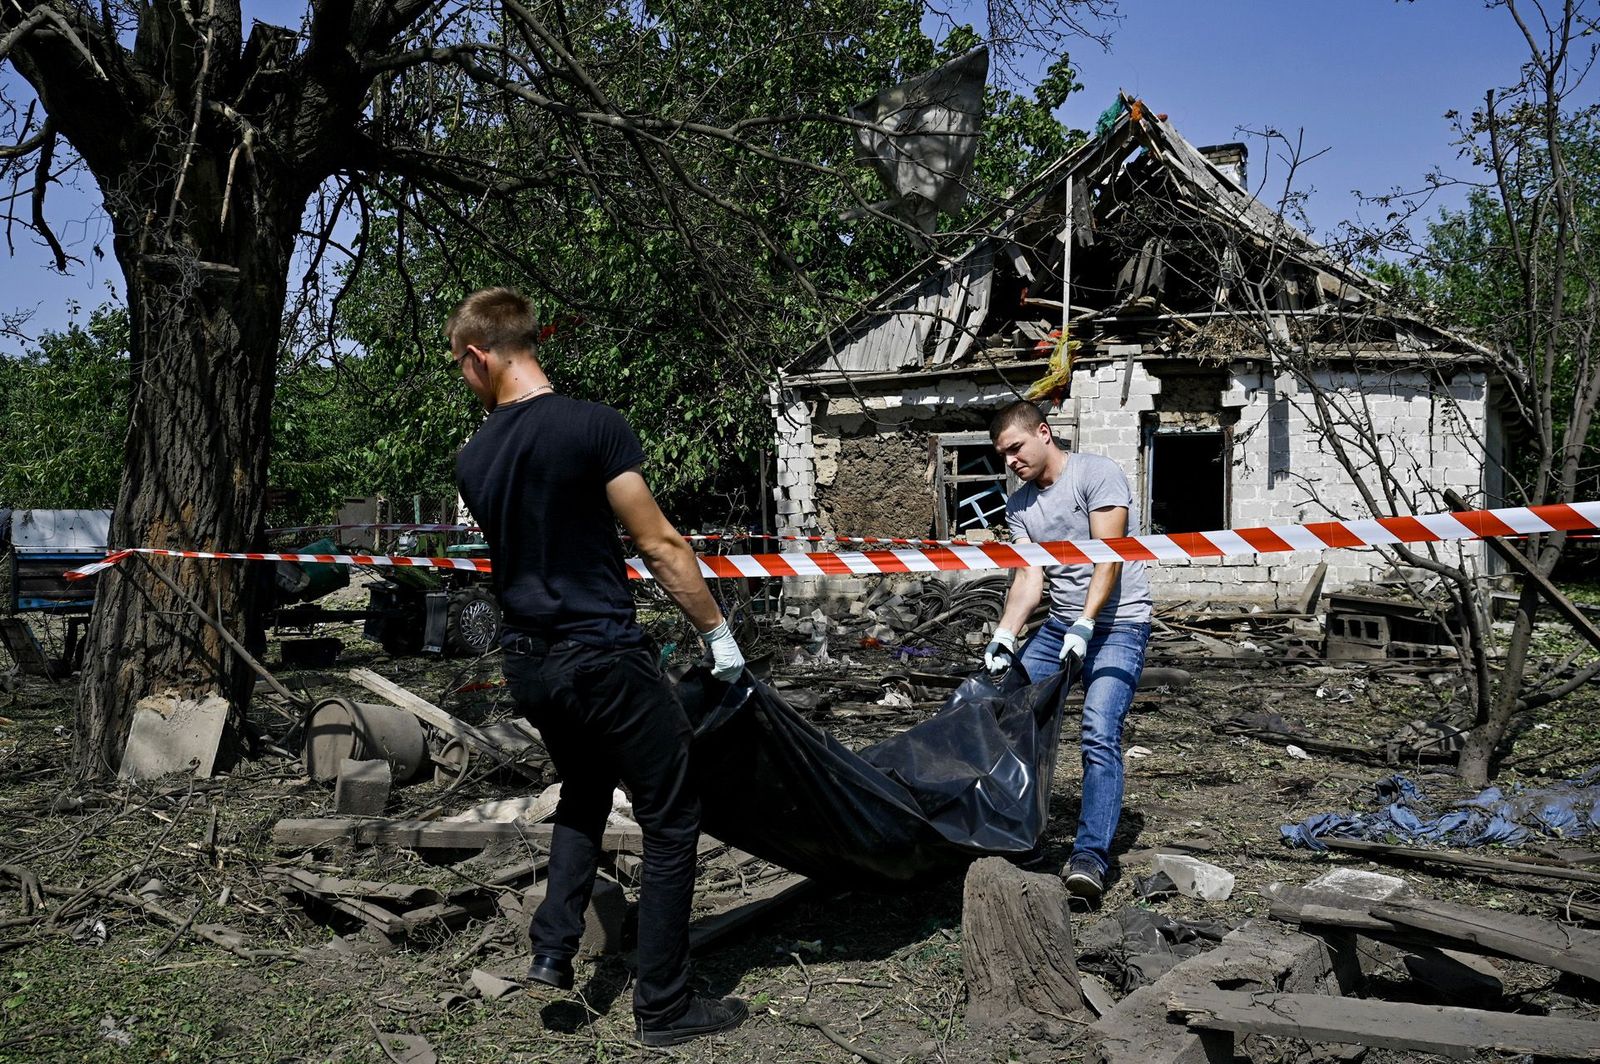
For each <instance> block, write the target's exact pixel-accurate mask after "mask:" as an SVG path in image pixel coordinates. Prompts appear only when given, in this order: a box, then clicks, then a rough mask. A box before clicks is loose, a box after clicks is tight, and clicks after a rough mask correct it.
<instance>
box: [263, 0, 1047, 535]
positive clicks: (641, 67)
mask: <svg viewBox="0 0 1600 1064" xmlns="http://www.w3.org/2000/svg"><path fill="white" fill-rule="evenodd" d="M582 6H583V5H580V7H582ZM923 13H924V12H923V5H922V4H921V3H920V2H914V0H888V2H867V0H819V2H817V3H812V4H806V5H798V6H797V5H772V6H764V5H757V6H756V7H754V8H751V9H747V10H745V11H744V12H742V13H741V17H740V18H739V19H729V18H727V17H726V11H725V10H724V9H723V8H719V7H713V6H712V5H705V4H693V3H691V4H681V3H674V4H649V3H647V4H644V5H642V6H640V7H632V8H630V7H601V6H599V5H594V6H593V7H591V8H587V9H586V10H585V11H584V15H583V18H582V19H579V18H578V16H577V15H576V14H574V15H573V16H572V21H573V24H574V29H573V32H572V33H571V34H570V36H569V38H568V46H569V47H570V48H572V49H573V50H574V53H575V56H576V58H577V60H578V62H579V63H581V64H582V65H583V67H584V69H585V70H587V71H588V72H589V73H590V74H591V75H592V76H593V77H594V78H595V79H596V80H597V82H598V83H599V84H600V87H601V89H602V90H603V91H604V93H605V94H606V95H607V96H608V97H609V98H610V99H613V100H617V101H625V102H626V106H627V108H628V111H629V113H632V114H649V115H652V116H658V117H659V118H660V119H663V120H666V121H670V122H678V123H686V124H687V123H699V124H702V125H706V126H716V127H719V128H724V129H727V128H731V127H733V126H734V125H735V124H736V123H739V122H757V121H760V122H762V123H763V124H761V125H759V126H756V127H755V128H757V129H759V130H761V132H760V133H759V134H755V135H753V136H752V135H750V134H745V135H746V136H747V137H748V138H750V140H749V143H752V144H754V145H755V146H756V147H759V148H760V149H761V150H762V151H763V152H765V153H769V154H768V155H762V154H758V153H755V152H752V151H751V150H748V149H747V148H739V147H735V146H733V145H731V144H729V143H727V142H726V141H725V140H719V139H717V138H715V137H706V138H699V139H696V138H695V137H693V136H690V135H689V134H687V133H684V134H680V135H677V136H675V137H674V138H671V139H670V140H666V141H663V142H661V143H657V142H650V141H646V140H644V139H643V138H640V137H633V138H630V137H627V136H618V137H614V138H611V139H606V137H605V136H604V135H603V131H601V132H597V131H596V128H595V127H594V126H592V125H579V124H576V123H564V122H561V121H559V120H554V119H551V118H550V117H549V116H547V115H541V116H538V117H536V118H534V119H531V120H528V121H525V122H510V121H508V120H507V118H506V114H505V112H504V111H503V110H498V109H496V107H495V106H493V104H492V101H489V102H485V101H482V100H480V101H478V103H477V105H476V106H474V105H471V104H468V105H464V106H463V105H459V104H455V103H452V106H451V107H450V108H448V109H443V108H439V107H436V106H434V105H432V104H429V103H428V102H427V101H425V100H419V99H418V98H417V96H416V95H415V94H414V93H412V94H406V93H402V92H399V91H398V90H396V91H395V92H394V94H393V95H392V96H390V97H387V98H386V99H385V103H384V105H383V113H384V114H385V115H386V116H388V120H389V121H390V122H391V123H392V124H393V126H394V127H395V128H397V129H407V130H416V131H418V133H417V137H418V141H417V144H416V145H415V146H416V147H417V148H418V149H421V150H426V151H428V152H431V153H448V154H450V155H455V156H464V157H468V158H472V159H475V160H480V161H481V163H482V165H483V166H484V167H486V168H494V169H496V170H498V171H501V172H505V173H513V174H519V175H528V174H535V173H536V174H538V175H539V178H540V182H539V187H538V188H537V189H535V190H533V191H530V192H526V193H520V194H516V195H513V196H503V197H490V198H489V199H487V200H485V199H484V198H482V197H478V198H475V199H471V198H468V197H465V196H463V197H462V198H461V199H459V200H455V201H448V200H444V199H441V198H439V197H433V198H429V199H423V198H422V197H420V196H419V195H417V194H416V193H415V190H414V189H413V187H412V186H411V185H409V184H408V183H407V182H406V181H405V180H404V179H394V180H391V181H387V182H385V183H383V184H382V185H381V194H380V195H378V196H376V197H374V198H375V199H376V200H377V201H379V202H382V203H384V204H386V206H385V209H384V211H383V212H382V214H381V216H380V217H377V218H374V219H372V221H371V223H370V224H369V227H368V229H367V231H366V233H365V236H364V240H363V242H362V252H363V256H364V258H363V261H362V263H361V264H360V266H359V268H357V269H354V270H353V271H352V272H351V275H350V277H349V281H350V284H351V289H350V295H349V296H348V297H347V298H346V299H345V300H344V301H343V304H342V307H341V319H340V323H339V325H340V330H341V334H342V335H343V336H345V337H347V338H348V339H349V340H351V341H353V342H354V344H355V345H357V346H358V347H359V350H360V354H359V356H356V357H350V356H346V357H342V358H341V359H340V360H339V370H338V376H339V379H340V380H341V381H342V382H344V387H345V388H347V389H350V390H352V391H354V390H358V389H363V383H362V382H371V383H372V384H375V383H376V382H384V383H386V384H387V385H388V387H387V389H386V390H383V391H381V393H380V392H378V391H372V392H369V393H367V395H368V398H367V400H366V401H371V402H372V403H374V404H375V408H376V409H377V410H378V411H379V413H378V414H377V416H376V418H375V420H376V422H377V424H376V425H375V426H373V431H374V441H375V442H374V443H373V445H372V450H373V452H374V455H375V457H376V459H377V461H376V463H375V464H373V465H372V468H374V469H385V470H390V469H392V470H394V471H395V474H396V475H397V476H398V475H399V474H400V472H401V471H402V470H407V469H409V470H410V473H411V475H412V476H414V477H417V478H419V479H420V480H424V481H428V482H434V481H437V482H439V483H447V482H448V479H449V476H450V464H451V461H452V459H453V455H454V452H455V450H456V448H457V447H458V446H459V443H460V442H461V440H462V439H464V438H465V436H466V435H467V434H468V433H469V432H470V430H471V427H472V425H473V423H474V418H475V416H476V415H475V414H474V412H473V408H474V400H473V399H472V397H471V395H470V394H469V393H468V391H467V389H466V388H465V387H464V386H463V385H462V384H461V383H460V382H459V381H458V380H455V379H454V377H453V375H451V374H448V373H446V372H444V369H443V368H442V364H443V358H442V351H443V340H442V337H441V336H440V328H441V326H442V324H443V322H444V319H445V317H446V316H447V314H448V313H449V310H450V309H451V307H452V306H453V304H454V303H455V302H456V301H457V300H458V299H459V298H460V297H461V296H463V295H465V294H466V293H467V292H469V291H471V290H473V289H475V288H478V287H483V286H487V285H495V284H508V285H513V286H516V287H519V288H521V289H523V290H524V291H526V292H528V293H529V294H530V296H532V297H533V298H534V299H535V301H536V303H537V304H538V306H539V310H540V314H541V319H542V320H546V321H554V322H557V323H558V325H559V331H558V332H557V334H556V336H555V338H554V339H553V340H552V341H551V343H549V344H548V345H546V347H545V348H544V349H543V350H542V351H541V360H542V361H543V362H544V364H545V368H546V369H547V371H548V372H549V373H550V375H551V377H552V379H553V380H554V381H555V383H556V385H557V387H558V388H559V389H560V390H562V391H564V392H566V393H568V394H573V395H577V396H579V397H582V398H587V399H593V400H596V401H599V402H604V403H608V404H610V405H613V406H616V407H618V408H619V409H621V410H622V411H623V412H624V413H625V414H626V415H627V416H628V418H629V420H630V421H631V422H632V424H633V425H634V426H635V428H636V429H637V431H638V432H639V435H640V437H641V439H642V441H643V442H644V444H645V448H646V452H647V458H648V466H647V473H648V474H649V476H650V479H651V482H652V485H653V486H654V487H655V488H656V490H657V491H658V493H660V494H662V495H663V497H664V498H665V499H666V500H667V502H668V505H669V508H671V509H673V510H674V511H675V512H676V513H679V514H684V513H686V512H692V511H693V509H694V507H695V504H697V503H703V502H704V501H705V498H706V496H707V493H710V492H716V491H718V490H721V489H725V488H728V487H730V486H731V485H734V484H736V483H739V482H748V481H749V480H751V479H752V478H751V477H750V475H749V470H750V468H751V464H752V462H753V461H754V460H755V458H756V456H757V455H758V453H759V452H760V450H761V448H762V447H763V446H765V445H766V444H767V443H768V441H769V440H770V435H771V431H772V420H771V414H770V411H769V409H768V407H767V389H768V386H769V384H770V383H771V381H772V380H773V377H774V373H775V371H776V369H777V368H778V367H779V366H780V365H781V364H783V363H784V362H786V361H788V360H790V359H792V358H793V357H795V356H796V355H797V354H798V353H799V352H800V351H802V350H804V348H805V347H806V346H808V345H809V344H810V343H811V342H812V340H813V339H814V338H815V336H816V335H817V333H818V331H819V329H820V328H821V327H823V326H824V325H825V324H827V323H831V322H833V321H836V320H838V319H839V318H840V317H842V316H844V315H845V314H847V313H848V312H849V311H850V310H851V309H853V308H854V307H855V306H856V305H857V304H858V303H859V302H860V301H862V300H864V299H866V298H868V297H869V296H871V295H873V294H874V293H876V292H877V291H878V290H879V289H880V288H881V287H882V286H883V285H885V284H887V283H888V282H889V281H891V280H892V279H893V278H895V277H898V276H900V275H901V274H902V273H904V272H905V271H906V270H907V269H908V268H910V267H911V266H912V265H914V264H915V263H916V262H918V261H920V260H921V259H922V258H923V256H924V255H926V254H927V251H928V247H927V245H926V244H925V243H924V242H923V241H922V240H921V238H920V237H918V236H916V235H914V234H912V233H910V232H908V231H907V230H906V229H905V228H904V227H898V226H895V225H892V224H890V223H888V222H885V221H883V220H881V219H875V218H871V217H870V216H868V217H862V216H860V212H859V210H857V212H856V214H855V216H854V217H847V216H846V215H847V212H849V211H851V209H852V208H860V207H861V206H862V205H863V204H867V203H872V202H875V201H879V200H882V199H883V198H884V192H883V189H882V188H881V186H880V185H879V183H878V179H877V178H876V176H875V175H874V174H873V173H872V172H871V171H869V170H868V169H867V168H865V167H861V166H859V165H857V164H856V162H855V152H856V149H855V145H854V141H853V138H852V135H851V130H850V128H849V126H848V125H847V124H843V123H840V122H838V121H831V120H828V118H827V117H823V118H816V117H813V118H810V119H806V120H798V119H794V118H793V116H797V115H809V116H831V117H833V118H837V117H839V116H843V115H845V114H846V113H847V111H848V109H849V107H850V106H851V105H852V104H854V103H857V102H860V101H862V100H865V99H867V98H869V97H871V96H873V95H874V94H876V93H877V92H879V91H881V90H882V89H884V88H886V87H888V86H890V85H893V84H895V83H897V82H899V81H902V80H904V79H905V78H907V77H910V76H912V75H914V74H917V73H920V72H922V71H924V70H927V69H930V68H932V67H933V66H935V65H937V64H938V63H940V62H943V61H944V60H945V59H947V58H950V57H952V56H954V55H956V54H959V53H960V52H962V51H964V50H966V49H967V48H968V47H970V46H971V45H972V44H974V43H976V42H977V37H976V35H975V34H973V33H971V32H970V31H967V32H965V33H963V32H957V33H955V34H952V35H950V37H949V38H947V39H946V40H945V41H944V42H943V45H942V46H941V47H937V48H936V47H935V45H934V43H933V42H932V41H931V40H930V39H929V38H928V37H927V36H926V35H925V34H924V33H923V31H922V18H923ZM1077 88H1078V85H1077V83H1076V81H1075V80H1074V78H1073V76H1072V71H1071V68H1070V66H1069V65H1068V63H1067V62H1066V60H1065V59H1062V60H1061V61H1059V62H1058V63H1057V64H1056V65H1055V66H1054V67H1053V68H1052V70H1051V72H1050V75H1049V76H1048V77H1047V78H1046V80H1045V83H1044V84H1043V85H1042V86H1041V88H1040V91H1039V93H1038V95H1037V96H1036V97H1035V98H1033V99H1029V98H1026V97H1022V96H1018V95H1015V94H1013V93H1009V92H1004V91H1000V90H994V89H991V90H990V91H989V93H988V114H989V117H988V120H987V122H986V126H985V131H984V135H983V140H982V142H981V146H980V150H979V155H978V161H977V165H976V175H975V185H976V187H975V189H974V193H973V196H972V206H971V207H970V208H969V210H968V212H967V213H968V215H969V216H973V217H975V216H976V215H977V214H979V213H981V212H983V211H986V210H988V209H989V208H991V207H992V206H993V205H994V204H995V203H996V202H998V200H999V199H1001V198H1002V197H1004V195H1005V194H1006V193H1007V192H1008V191H1009V190H1010V189H1012V188H1015V187H1017V186H1019V185H1020V184H1021V183H1023V182H1024V181H1026V180H1027V179H1028V178H1029V177H1030V176H1032V175H1033V174H1034V173H1036V172H1037V171H1038V170H1039V169H1040V168H1041V167H1042V166H1043V165H1045V164H1046V163H1048V162H1049V161H1051V160H1052V159H1054V158H1055V157H1056V156H1058V155H1059V154H1060V153H1061V152H1062V151H1064V150H1065V149H1066V147H1067V146H1068V145H1069V142H1070V138H1071V137H1072V134H1071V133H1070V132H1069V131H1067V130H1065V129H1064V128H1063V127H1062V126H1061V124H1060V123H1059V122H1058V121H1057V120H1056V119H1055V117H1054V116H1053V114H1052V111H1053V109H1054V108H1056V107H1058V106H1059V105H1060V103H1061V101H1063V100H1064V99H1065V98H1066V96H1067V95H1068V94H1069V93H1070V92H1072V91H1075V90H1076V89H1077ZM462 93H463V89H462V87H461V86H455V85H449V84H443V83H441V84H440V85H439V86H438V88H437V96H438V97H439V98H441V99H449V100H452V101H457V100H460V99H463V98H468V99H470V96H467V97H463V94H462ZM771 116H791V117H790V118H789V119H786V120H782V121H777V122H773V123H771V124H765V120H766V119H768V118H770V117H771ZM685 187H687V188H689V189H692V190H703V191H704V193H705V194H704V195H699V194H689V193H687V192H686V191H685ZM713 200H717V201H718V202H713ZM730 205H731V208H732V209H730ZM969 220H970V217H964V218H960V219H954V220H952V222H951V225H952V226H953V228H955V229H956V230H959V229H960V228H961V227H962V226H963V225H964V224H965V223H966V222H967V221H969ZM802 277H803V280H802ZM328 372H332V371H328ZM287 390H288V384H287V382H286V391H287ZM363 390H364V389H363ZM305 453H308V454H309V453H311V452H309V451H307V452H305ZM385 475H387V474H385ZM274 476H275V480H279V481H286V480H291V479H292V478H288V477H285V476H283V475H282V474H281V473H280V472H277V471H275V474H274ZM303 479H305V482H306V483H307V484H309V472H308V473H307V476H306V478H303ZM364 483H370V481H368V482H364ZM324 494H326V493H324ZM724 516H725V515H724Z"/></svg>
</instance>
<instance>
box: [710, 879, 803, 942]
mask: <svg viewBox="0 0 1600 1064" xmlns="http://www.w3.org/2000/svg"><path fill="white" fill-rule="evenodd" d="M815 886H816V881H815V880H812V879H807V878H806V877H804V876H796V875H790V876H787V877H785V878H783V879H777V880H774V881H772V882H771V883H767V884H765V885H763V886H761V887H758V888H756V890H755V891H754V892H753V893H752V894H751V896H750V897H749V898H748V899H746V900H745V901H743V902H740V903H739V904H738V905H735V906H733V907H732V908H728V909H724V910H722V911H721V912H719V913H713V914H712V915H710V916H703V917H701V918H700V919H698V920H695V921H694V922H692V923H691V924H690V925H689V948H690V949H693V950H700V949H705V948H706V947H707V946H709V945H711V944H712V943H713V942H715V941H717V940H718V939H720V938H725V937H727V936H728V935H731V934H733V933H734V932H735V931H737V930H739V929H740V928H742V927H744V926H746V925H747V924H750V923H752V922H753V921H755V920H756V919H758V918H760V917H762V916H765V915H766V914H768V913H770V912H772V911H773V910H774V909H777V908H779V907H780V906H783V905H787V904H788V903H789V902H791V901H793V900H795V899H796V898H798V897H800V896H801V895H803V894H805V893H807V892H808V891H810V890H812V889H813V888H814V887H815Z"/></svg>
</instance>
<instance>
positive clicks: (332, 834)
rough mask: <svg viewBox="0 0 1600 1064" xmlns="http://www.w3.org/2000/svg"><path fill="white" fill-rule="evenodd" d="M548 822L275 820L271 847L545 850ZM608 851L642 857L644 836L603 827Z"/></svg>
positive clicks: (635, 827) (636, 829)
mask: <svg viewBox="0 0 1600 1064" xmlns="http://www.w3.org/2000/svg"><path fill="white" fill-rule="evenodd" d="M554 829H555V825H553V824H519V823H516V822H511V823H504V824H496V823H473V822H454V821H439V820H379V819H348V818H345V819H336V818H331V817H329V818H321V819H311V820H295V819H288V820H280V821H278V823H277V824H276V825H274V826H273V828H272V843H273V845H274V846H277V847H278V848H280V849H295V848H300V847H306V846H325V845H327V844H328V843H333V842H351V843H357V844H361V845H367V846H395V847H399V848H403V849H410V850H426V849H435V850H441V849H461V850H481V849H483V848H484V847H486V846H489V845H490V844H492V843H496V842H501V841H519V840H520V841H523V842H527V843H531V844H533V845H535V846H538V847H540V848H541V849H545V850H548V849H549V848H550V836H551V833H552V832H553V831H554ZM600 847H601V849H603V850H605V851H607V852H608V853H643V852H644V832H643V831H642V830H641V829H640V827H639V826H638V825H637V824H631V825H628V826H626V827H607V828H606V830H605V834H604V835H603V836H602V837H601V840H600Z"/></svg>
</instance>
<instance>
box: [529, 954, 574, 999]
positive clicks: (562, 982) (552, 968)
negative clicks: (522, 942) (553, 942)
mask: <svg viewBox="0 0 1600 1064" xmlns="http://www.w3.org/2000/svg"><path fill="white" fill-rule="evenodd" d="M528 978H529V979H532V980H533V981H534V982H536V983H543V984H544V985H545V986H553V987H555V988H556V989H557V990H571V989H572V962H571V961H569V960H566V959H565V958H563V957H552V956H550V955H549V954H545V953H535V954H534V955H533V963H532V964H531V965H529V966H528Z"/></svg>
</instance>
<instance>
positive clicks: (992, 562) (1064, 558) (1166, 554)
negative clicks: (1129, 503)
mask: <svg viewBox="0 0 1600 1064" xmlns="http://www.w3.org/2000/svg"><path fill="white" fill-rule="evenodd" d="M1592 528H1600V502H1575V503H1571V504H1567V503H1557V504H1554V505H1551V506H1532V507H1528V506H1512V507H1506V508H1504V509H1499V510H1464V511H1461V512H1459V513H1444V514H1421V515H1418V516H1415V517H1377V518H1369V519H1366V520H1359V521H1321V522H1315V523H1312V524H1306V525H1280V526H1277V527H1273V528H1234V529H1225V530H1221V531H1216V532H1178V533H1173V534H1171V535H1166V536H1121V537H1118V538H1116V539H1087V540H1062V541H1060V542H1055V543H982V544H969V545H955V544H952V545H947V546H937V547H933V546H929V547H921V548H910V549H900V550H871V551H839V552H835V553H818V554H801V553H798V552H796V553H792V554H726V555H700V556H699V559H700V572H701V574H702V575H704V576H706V577H761V576H776V577H789V576H853V575H859V574H863V573H932V572H956V571H962V570H981V569H1026V568H1032V567H1034V566H1040V565H1087V564H1090V563H1093V562H1119V561H1122V562H1181V561H1189V560H1190V559H1193V558H1223V557H1228V556H1231V555H1238V554H1266V553H1272V552H1277V551H1296V550H1315V551H1320V550H1327V549H1331V548H1343V547H1377V546H1384V545H1387V544H1394V543H1437V542H1442V541H1445V540H1462V539H1483V538H1486V537H1493V536H1518V535H1530V534H1538V533H1543V532H1557V531H1564V532H1571V531H1576V530H1579V529H1592ZM130 554H154V555H160V556H165V557H170V558H215V559H224V560H238V561H267V562H272V561H287V562H316V563H322V564H330V563H331V564H334V565H373V566H411V567H419V568H435V569H470V570H474V571H477V572H480V573H486V572H490V571H491V567H490V564H489V562H488V560H487V559H479V558H412V557H407V556H404V555H388V554H264V553H257V552H221V551H188V550H165V549H160V548H155V547H130V548H128V549H126V550H119V551H116V552H114V553H112V554H109V555H107V556H106V557H105V558H104V559H102V560H100V561H98V562H92V563H90V564H89V565H85V566H82V567H80V568H77V569H74V570H72V571H71V572H69V573H67V574H66V576H67V578H68V579H69V580H76V579H82V578H83V577H86V576H92V575H94V574H95V573H97V572H99V571H100V570H102V569H105V568H107V567H109V566H112V565H115V564H117V563H118V562H120V561H122V560H123V559H124V558H126V557H128V556H129V555H130ZM627 565H628V570H629V575H631V576H633V577H634V578H636V579H640V580H648V579H650V578H651V577H650V571H649V570H648V569H647V568H646V567H645V564H644V562H642V561H641V560H639V559H638V558H630V559H629V560H628V563H627Z"/></svg>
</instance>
